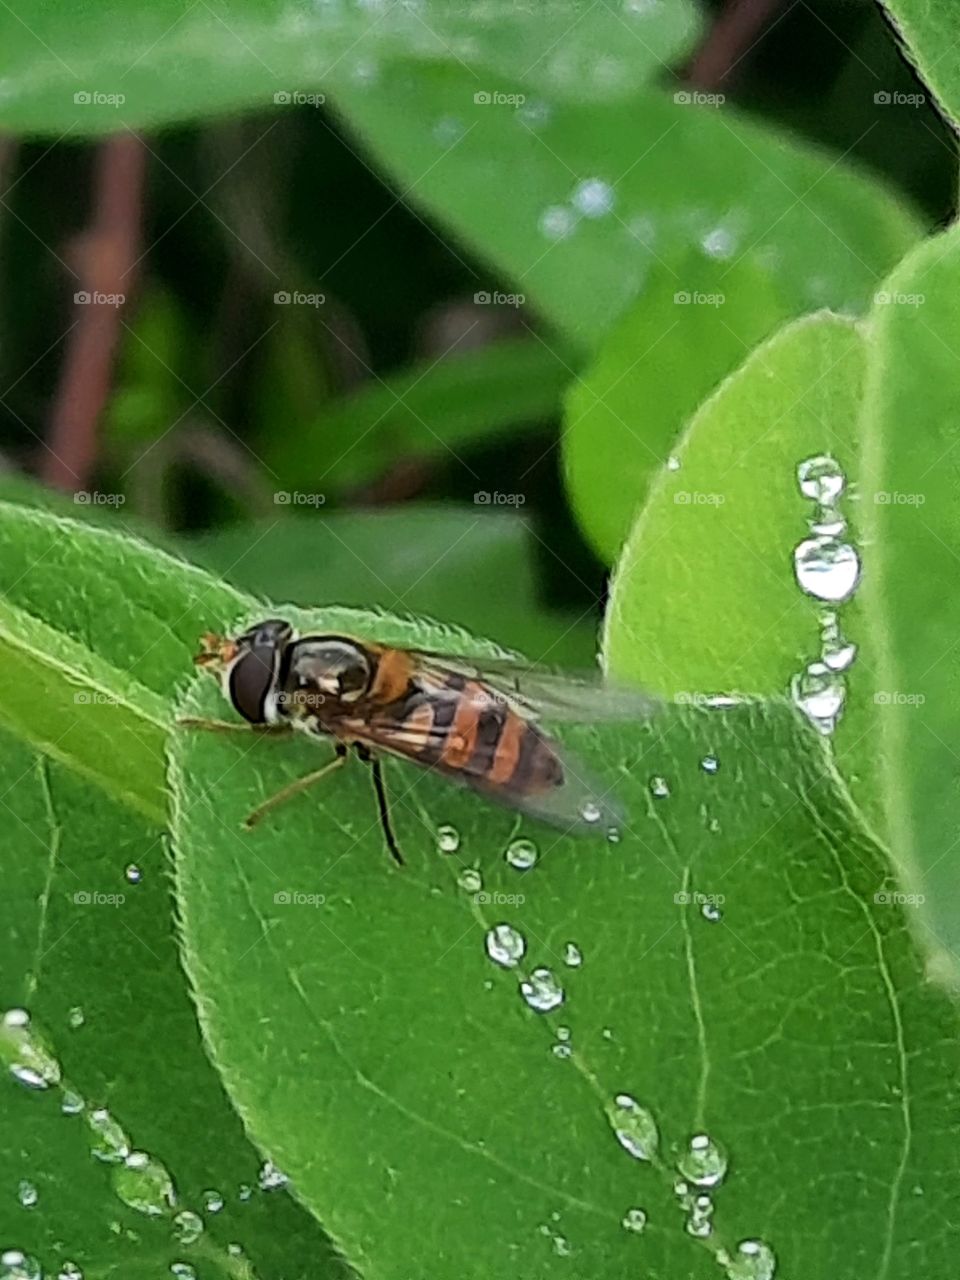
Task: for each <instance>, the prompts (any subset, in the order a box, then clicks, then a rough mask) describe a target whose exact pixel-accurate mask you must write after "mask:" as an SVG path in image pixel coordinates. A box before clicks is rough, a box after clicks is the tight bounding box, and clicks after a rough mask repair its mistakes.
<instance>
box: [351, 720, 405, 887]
mask: <svg viewBox="0 0 960 1280" xmlns="http://www.w3.org/2000/svg"><path fill="white" fill-rule="evenodd" d="M356 752H357V755H358V756H359V757H360V759H361V760H362V761H363V762H364V764H368V765H369V766H370V773H371V776H372V777H373V789H374V791H375V792H376V794H377V808H378V809H379V811H380V826H381V827H382V828H383V838H384V839H385V840H386V842H387V848H388V849H389V850H390V853H391V854H392V856H393V859H394V861H395V862H396V864H397V866H399V867H402V866H403V865H404V861H403V854H402V853H401V852H400V846H399V845H398V844H397V837H396V836H395V835H394V833H393V823H392V822H391V821H390V805H389V803H388V801H387V789H386V787H385V786H384V782H383V769H382V766H381V764H380V759H379V757H378V756H375V755H374V754H373V752H372V751H371V750H370V749H369V747H365V746H364V745H363V744H362V743H359V742H358V743H357V744H356Z"/></svg>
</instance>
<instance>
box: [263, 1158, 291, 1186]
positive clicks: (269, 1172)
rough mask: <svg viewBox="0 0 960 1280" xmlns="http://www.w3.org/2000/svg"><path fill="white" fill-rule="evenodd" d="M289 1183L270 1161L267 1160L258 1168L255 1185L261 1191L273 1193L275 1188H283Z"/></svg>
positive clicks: (285, 1176) (284, 1175)
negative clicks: (256, 1184)
mask: <svg viewBox="0 0 960 1280" xmlns="http://www.w3.org/2000/svg"><path fill="white" fill-rule="evenodd" d="M289 1181H290V1179H289V1178H288V1177H287V1175H286V1174H285V1173H282V1172H281V1170H279V1169H278V1168H277V1166H276V1165H275V1164H274V1163H273V1161H272V1160H267V1161H266V1162H265V1163H264V1164H262V1165H261V1166H260V1172H259V1173H258V1175H257V1183H258V1185H259V1187H260V1190H261V1191H275V1190H276V1189H277V1187H285V1186H286V1185H287V1183H288V1182H289Z"/></svg>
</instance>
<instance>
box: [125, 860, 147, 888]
mask: <svg viewBox="0 0 960 1280" xmlns="http://www.w3.org/2000/svg"><path fill="white" fill-rule="evenodd" d="M123 874H124V876H125V877H126V880H127V883H128V884H139V883H140V881H141V880H142V879H143V872H142V871H141V870H140V868H139V867H138V866H137V864H136V863H135V862H131V863H128V865H127V868H126V870H125V871H124V873H123Z"/></svg>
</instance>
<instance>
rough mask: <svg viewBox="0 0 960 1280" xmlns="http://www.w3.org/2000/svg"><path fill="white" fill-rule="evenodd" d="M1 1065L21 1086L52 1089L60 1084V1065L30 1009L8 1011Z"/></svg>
mask: <svg viewBox="0 0 960 1280" xmlns="http://www.w3.org/2000/svg"><path fill="white" fill-rule="evenodd" d="M0 1061H2V1062H5V1063H6V1064H7V1066H8V1068H9V1070H10V1074H11V1075H12V1076H13V1078H14V1080H16V1081H17V1082H18V1083H19V1084H22V1085H24V1086H25V1087H26V1088H28V1089H49V1088H50V1086H51V1085H54V1084H59V1083H60V1076H61V1070H60V1063H59V1061H58V1060H57V1057H56V1054H55V1053H54V1052H53V1050H52V1049H51V1048H50V1046H49V1044H48V1043H47V1041H46V1039H45V1037H44V1036H43V1035H42V1034H41V1032H40V1031H39V1030H38V1029H37V1027H36V1026H35V1025H34V1024H33V1022H32V1021H31V1018H30V1014H29V1013H27V1011H26V1009H8V1010H7V1011H6V1013H5V1014H4V1015H3V1021H2V1023H0Z"/></svg>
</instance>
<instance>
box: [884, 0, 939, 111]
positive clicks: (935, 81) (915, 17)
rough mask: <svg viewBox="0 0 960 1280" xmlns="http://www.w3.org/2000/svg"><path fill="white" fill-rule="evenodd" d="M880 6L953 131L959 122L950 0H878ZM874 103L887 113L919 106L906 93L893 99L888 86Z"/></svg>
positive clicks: (922, 98) (905, 52)
mask: <svg viewBox="0 0 960 1280" xmlns="http://www.w3.org/2000/svg"><path fill="white" fill-rule="evenodd" d="M881 5H882V7H883V8H884V9H885V10H886V11H887V13H888V14H889V16H890V19H891V21H892V22H893V25H894V27H895V28H896V30H897V33H898V34H899V36H900V38H901V40H902V41H903V52H904V54H905V55H906V57H907V58H908V59H909V61H910V62H912V63H913V64H914V66H915V67H916V69H917V74H918V75H919V76H920V78H921V79H922V80H924V81H925V82H926V83H927V84H928V85H929V86H930V88H931V89H932V90H933V92H934V94H935V95H936V97H937V101H938V102H939V104H940V106H941V108H942V109H943V111H944V112H945V113H946V115H947V116H948V117H949V118H950V119H951V120H952V122H953V126H954V128H956V127H957V123H958V121H960V48H958V45H957V13H956V9H955V8H954V6H953V5H952V4H951V3H950V0H881ZM917 96H918V98H919V102H920V103H922V102H923V101H924V100H925V99H924V97H923V95H922V94H919V95H917ZM874 101H875V102H876V103H877V104H878V106H880V107H882V108H883V109H885V110H887V111H895V110H900V111H907V110H910V108H911V107H915V106H916V105H918V104H917V102H916V101H911V95H909V94H906V95H904V94H900V95H896V96H895V94H894V92H893V91H892V89H891V87H890V86H882V87H880V88H879V89H877V91H876V93H875V94H874Z"/></svg>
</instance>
